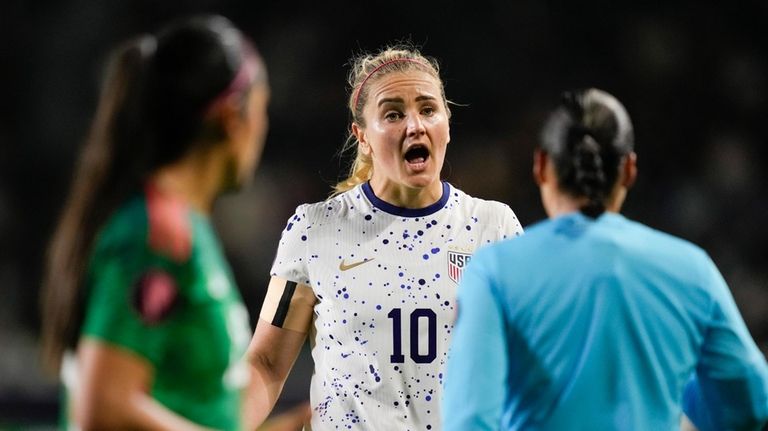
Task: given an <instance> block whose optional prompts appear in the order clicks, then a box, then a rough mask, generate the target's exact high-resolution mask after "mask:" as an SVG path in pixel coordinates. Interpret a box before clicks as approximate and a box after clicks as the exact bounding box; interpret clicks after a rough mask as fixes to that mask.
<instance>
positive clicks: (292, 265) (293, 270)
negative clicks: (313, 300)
mask: <svg viewBox="0 0 768 431" xmlns="http://www.w3.org/2000/svg"><path fill="white" fill-rule="evenodd" d="M308 209H309V205H308V204H303V205H300V206H299V207H298V208H296V211H295V212H294V214H293V215H292V216H291V218H290V219H288V223H287V224H286V225H285V229H283V233H282V235H281V237H280V245H279V246H278V247H277V255H276V256H275V261H274V262H273V263H272V270H271V271H270V274H271V275H272V276H273V277H280V278H284V279H286V280H288V281H293V282H296V283H301V284H306V285H308V286H311V285H312V283H311V282H310V278H309V268H308V266H307V239H308V237H307V235H308V234H309V229H310V228H311V227H312V223H311V221H310V220H309V217H308V211H307V210H308Z"/></svg>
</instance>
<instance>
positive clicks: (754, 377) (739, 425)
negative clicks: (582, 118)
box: [443, 213, 768, 431]
mask: <svg viewBox="0 0 768 431" xmlns="http://www.w3.org/2000/svg"><path fill="white" fill-rule="evenodd" d="M458 298H459V299H458V301H459V315H458V320H457V322H456V326H455V331H454V337H453V341H452V347H451V353H450V355H449V360H448V365H447V370H446V375H445V392H444V400H443V401H444V403H443V412H444V413H443V422H444V429H445V430H446V431H471V430H497V429H502V430H591V431H599V430H672V429H679V424H680V418H681V414H682V413H683V407H684V408H685V413H686V414H687V415H688V416H689V417H690V419H691V420H692V421H693V423H694V424H696V425H697V427H699V429H700V430H702V431H704V430H710V429H711V430H725V429H738V430H742V429H744V430H752V429H759V428H760V426H761V424H762V423H764V421H765V420H766V418H767V417H768V365H767V364H766V360H765V357H764V356H763V355H762V353H761V352H760V351H759V350H758V348H757V346H756V345H755V343H754V341H753V340H752V338H751V337H750V335H749V332H748V331H747V328H746V326H745V324H744V321H743V320H742V318H741V316H740V314H739V312H738V309H737V308H736V305H735V303H734V301H733V297H732V296H731V293H730V292H729V290H728V287H727V285H726V283H725V281H724V280H723V278H722V276H721V275H720V273H719V272H718V270H717V268H716V267H715V265H714V263H713V262H712V260H711V259H710V258H709V257H708V256H707V254H706V253H705V252H704V251H703V250H701V249H700V248H699V247H696V246H695V245H693V244H690V243H688V242H686V241H683V240H681V239H678V238H675V237H673V236H670V235H667V234H664V233H662V232H659V231H656V230H653V229H651V228H649V227H647V226H644V225H642V224H639V223H636V222H633V221H630V220H628V219H626V218H624V217H623V216H621V215H618V214H612V213H607V214H604V215H602V216H601V217H599V218H598V219H597V220H592V219H589V218H587V217H585V216H583V215H581V214H580V213H572V214H568V215H565V216H561V217H559V218H556V219H554V220H547V221H544V222H541V223H539V224H537V225H535V226H533V227H532V228H530V229H528V230H527V231H526V234H525V235H523V236H521V237H519V238H516V239H513V240H506V241H502V242H499V243H496V244H493V245H490V246H488V247H486V248H484V249H481V250H480V251H478V252H477V253H476V254H475V256H474V257H473V259H472V261H471V263H470V264H469V267H468V268H467V270H466V271H465V272H464V275H463V280H462V282H461V285H460V287H459V293H458ZM684 393H685V397H684ZM684 398H685V399H684Z"/></svg>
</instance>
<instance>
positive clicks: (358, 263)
mask: <svg viewBox="0 0 768 431" xmlns="http://www.w3.org/2000/svg"><path fill="white" fill-rule="evenodd" d="M372 260H373V258H371V259H363V260H361V261H360V262H355V263H350V264H349V265H344V259H342V260H341V263H340V264H339V269H340V270H342V271H346V270H348V269H352V268H354V267H356V266H360V265H362V264H364V263H368V262H370V261H372Z"/></svg>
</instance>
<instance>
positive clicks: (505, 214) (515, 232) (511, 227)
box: [499, 204, 523, 238]
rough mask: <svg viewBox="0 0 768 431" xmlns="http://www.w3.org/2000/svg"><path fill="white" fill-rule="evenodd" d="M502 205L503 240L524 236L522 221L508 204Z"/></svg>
mask: <svg viewBox="0 0 768 431" xmlns="http://www.w3.org/2000/svg"><path fill="white" fill-rule="evenodd" d="M499 205H501V207H502V208H501V213H502V218H501V232H502V235H503V236H502V238H514V237H516V236H520V235H522V234H523V226H522V225H521V224H520V220H518V219H517V216H516V215H515V213H514V212H513V211H512V208H510V207H509V205H506V204H499Z"/></svg>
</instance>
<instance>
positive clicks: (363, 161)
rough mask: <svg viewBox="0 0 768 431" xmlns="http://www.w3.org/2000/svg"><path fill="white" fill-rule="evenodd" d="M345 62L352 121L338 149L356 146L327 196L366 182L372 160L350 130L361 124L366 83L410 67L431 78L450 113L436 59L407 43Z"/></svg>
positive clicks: (368, 87)
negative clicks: (343, 174) (342, 176)
mask: <svg viewBox="0 0 768 431" xmlns="http://www.w3.org/2000/svg"><path fill="white" fill-rule="evenodd" d="M349 64H350V65H351V68H350V71H349V76H348V78H347V82H348V83H349V90H350V92H349V100H348V102H347V107H348V108H349V112H350V114H351V118H352V120H351V122H350V126H349V134H348V135H347V140H346V142H345V143H344V146H343V147H342V149H341V151H340V152H341V154H344V153H346V152H347V151H349V150H351V149H352V148H356V155H355V160H354V161H353V162H352V164H351V166H350V167H349V173H348V174H347V178H346V179H344V180H342V181H340V182H338V183H337V184H336V185H335V186H334V187H333V193H332V194H331V196H336V195H338V194H339V193H343V192H346V191H347V190H350V189H352V188H354V187H355V186H357V185H358V184H361V183H364V182H366V181H368V180H369V179H371V175H372V174H373V161H372V160H371V157H370V156H368V155H366V154H364V153H363V152H362V151H360V142H359V141H358V140H357V137H355V135H354V133H352V124H357V125H358V126H359V127H365V119H364V118H363V108H364V107H365V104H366V103H367V102H368V95H369V90H370V88H371V85H370V84H371V83H372V82H375V81H376V80H377V79H380V78H381V77H383V76H385V75H388V74H390V73H396V72H400V73H402V72H409V71H412V70H418V71H421V72H426V73H427V74H429V75H430V76H432V77H433V78H435V80H436V81H437V83H438V85H439V86H440V96H442V98H443V104H444V105H445V110H446V112H447V113H448V118H450V115H451V110H450V109H449V108H448V101H447V99H446V98H445V89H444V86H443V80H442V79H440V67H439V65H438V63H437V60H435V59H434V58H431V57H426V56H424V55H422V54H421V52H419V50H418V49H417V48H415V47H413V46H411V45H396V46H388V47H386V48H384V49H382V50H381V51H379V52H378V53H376V54H368V53H363V54H360V55H357V56H355V57H354V58H352V60H351V61H350V63H349Z"/></svg>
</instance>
